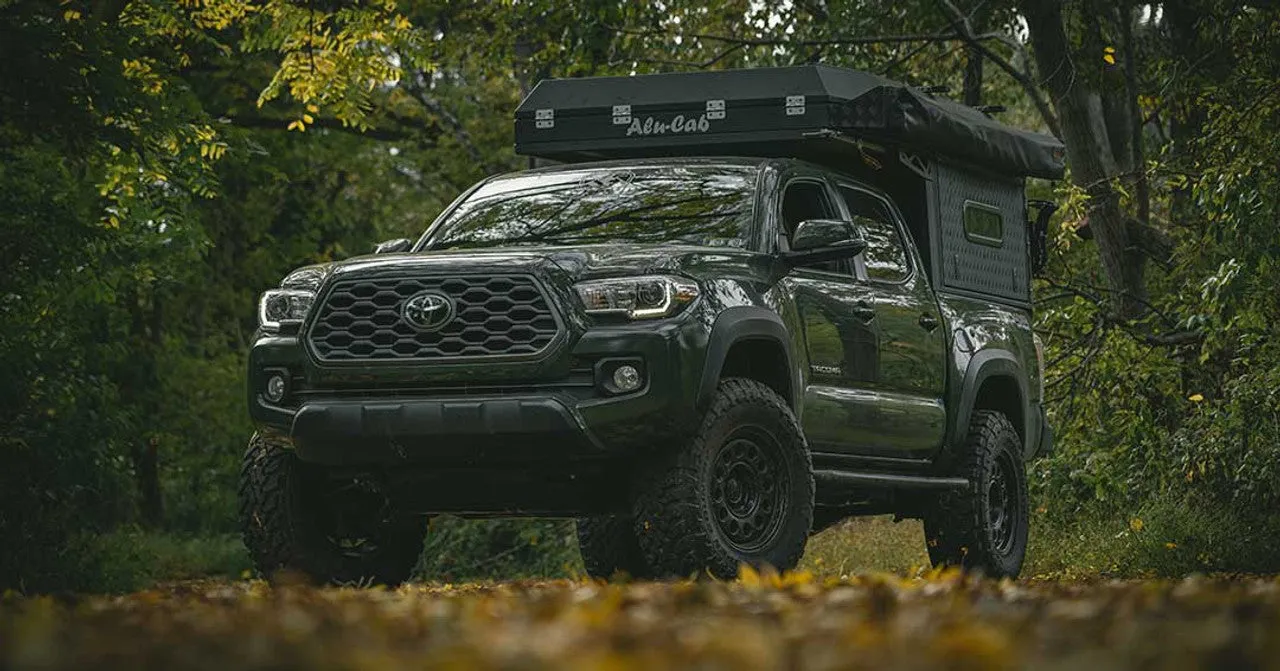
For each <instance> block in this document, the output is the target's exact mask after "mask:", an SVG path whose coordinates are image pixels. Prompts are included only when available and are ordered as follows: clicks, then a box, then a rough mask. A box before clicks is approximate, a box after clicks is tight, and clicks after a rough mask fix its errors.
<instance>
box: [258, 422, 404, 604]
mask: <svg viewBox="0 0 1280 671" xmlns="http://www.w3.org/2000/svg"><path fill="white" fill-rule="evenodd" d="M319 475H320V474H319V473H317V472H316V471H314V470H313V469H312V468H310V467H308V465H307V464H304V463H303V462H302V461H300V460H299V459H298V458H297V456H296V455H295V454H294V452H293V450H292V449H290V448H289V447H288V446H287V445H285V444H283V443H280V442H277V441H274V440H271V439H269V438H266V437H263V436H260V435H258V434H254V436H253V438H252V439H250V441H249V447H248V449H247V450H246V451H245V454H244V461H243V463H242V464H241V468H240V528H241V532H242V534H243V537H244V544H245V547H246V548H248V550H249V555H250V557H251V558H252V559H253V563H254V566H255V567H256V568H257V570H258V572H259V573H261V574H262V575H263V576H266V577H267V578H275V577H276V576H278V575H283V574H300V575H301V576H303V577H305V578H307V579H309V580H311V581H313V582H317V583H331V584H356V585H371V584H386V585H398V584H400V583H402V582H404V581H405V580H407V579H408V578H409V575H410V573H411V572H412V571H413V568H414V566H415V565H416V564H417V562H418V557H419V555H420V554H421V552H422V542H423V539H424V537H425V535H426V522H425V520H423V519H419V518H415V517H390V518H389V519H386V520H382V521H379V522H378V523H377V524H376V534H374V535H373V541H372V544H367V545H362V546H357V547H354V548H353V547H352V546H351V545H350V544H346V543H344V542H339V540H338V539H336V538H335V536H334V530H333V528H332V525H331V524H328V523H327V520H328V519H329V516H328V515H326V511H327V510H329V506H328V503H330V502H331V501H332V497H331V496H326V495H325V494H324V491H323V489H321V488H320V487H319V486H318V483H320V482H322V479H321V478H319V477H318V476H319ZM362 540H368V539H362Z"/></svg>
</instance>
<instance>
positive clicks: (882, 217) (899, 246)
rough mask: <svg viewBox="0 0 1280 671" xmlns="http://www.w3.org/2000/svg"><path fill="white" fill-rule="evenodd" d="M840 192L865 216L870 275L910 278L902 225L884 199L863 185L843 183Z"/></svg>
mask: <svg viewBox="0 0 1280 671" xmlns="http://www.w3.org/2000/svg"><path fill="white" fill-rule="evenodd" d="M840 196H841V197H843V198H844V202H845V204H846V205H847V206H848V207H849V214H851V215H852V216H854V217H855V218H856V217H861V218H862V219H861V221H860V222H859V223H860V224H861V225H862V227H863V231H862V234H863V236H865V237H866V240H867V251H865V252H863V254H862V256H863V260H864V264H865V265H866V268H867V278H868V279H872V280H876V281H879V282H901V281H902V280H904V279H906V277H907V273H908V272H909V270H910V269H909V267H908V265H907V250H906V247H904V246H903V240H902V234H901V233H900V232H899V231H898V225H897V224H896V223H895V222H894V220H893V215H892V214H891V213H890V212H889V209H888V208H887V207H886V206H885V204H884V201H883V200H881V199H879V198H877V197H875V196H873V195H871V194H869V193H867V192H866V191H863V190H861V189H855V188H853V187H849V186H843V185H841V187H840Z"/></svg>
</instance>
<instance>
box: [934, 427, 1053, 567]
mask: <svg viewBox="0 0 1280 671" xmlns="http://www.w3.org/2000/svg"><path fill="white" fill-rule="evenodd" d="M951 472H952V473H953V474H954V475H957V476H960V477H964V478H966V479H968V480H969V486H968V487H967V488H966V489H957V490H953V491H948V492H945V493H943V494H940V495H939V496H938V499H937V500H936V501H935V502H934V504H933V505H932V506H931V507H930V509H929V510H928V512H927V513H926V514H925V518H924V533H925V542H926V546H927V548H928V551H929V560H930V561H932V562H933V565H934V566H957V567H960V568H963V569H965V570H968V571H980V572H981V573H982V574H983V575H986V576H988V577H992V578H1016V577H1017V576H1018V573H1019V572H1020V571H1021V570H1022V561H1023V558H1024V557H1025V555H1026V552H1027V529H1028V526H1029V522H1030V520H1029V518H1030V512H1029V506H1028V502H1027V476H1026V468H1025V465H1024V464H1023V460H1022V439H1021V438H1019V437H1018V432H1017V431H1015V430H1014V428H1013V425H1012V424H1010V423H1009V419H1008V418H1007V417H1005V416H1004V415H1003V414H1002V413H999V412H995V411H992V410H976V411H974V413H973V418H972V420H971V421H970V422H969V432H968V435H967V437H966V439H965V444H964V446H963V448H962V449H961V450H960V451H959V452H958V453H957V454H956V462H955V463H954V464H953V468H952V469H951Z"/></svg>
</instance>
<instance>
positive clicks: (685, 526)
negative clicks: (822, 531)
mask: <svg viewBox="0 0 1280 671" xmlns="http://www.w3.org/2000/svg"><path fill="white" fill-rule="evenodd" d="M813 489H814V484H813V466H812V462H811V460H810V456H809V448H808V445H807V444H806V442H805V438H804V434H803V433H802V432H801V430H800V425H799V423H798V422H797V421H796V417H795V415H794V414H793V413H792V412H791V408H790V407H788V406H787V404H786V402H785V401H784V400H783V399H782V397H780V396H779V395H778V394H777V393H776V392H774V391H773V390H772V389H770V388H769V387H768V386H766V385H764V384H762V383H760V382H756V381H754V380H745V379H738V378H730V379H727V380H724V381H722V382H721V383H720V386H719V388H718V389H717V391H716V395H715V397H714V398H713V399H712V401H711V404H710V407H709V408H708V409H707V411H706V414H705V415H703V418H702V422H701V425H700V428H699V429H698V432H697V434H696V435H695V436H694V438H693V440H692V441H691V442H690V443H689V444H688V445H685V446H684V447H683V449H678V450H673V451H671V452H670V453H669V454H667V455H665V456H664V457H663V458H662V459H659V460H658V463H656V464H654V465H653V468H652V469H650V470H648V471H647V472H645V473H643V474H642V475H641V481H640V482H639V484H638V487H637V493H636V496H635V499H634V505H633V514H634V518H635V525H636V528H635V535H636V537H637V539H638V540H639V543H640V549H641V550H642V551H643V552H644V557H645V559H646V561H647V562H648V565H649V566H651V567H653V569H654V572H655V574H656V575H658V576H676V577H687V576H691V575H695V574H703V573H704V572H707V573H710V574H711V575H712V576H715V577H717V578H732V577H734V576H736V575H737V574H738V568H739V566H740V565H741V564H748V565H751V566H754V567H763V566H772V567H773V568H776V569H778V570H786V569H791V568H794V567H795V565H796V563H797V562H798V561H799V560H800V555H801V553H803V552H804V546H805V542H806V541H807V540H808V536H809V527H810V525H811V524H812V521H813Z"/></svg>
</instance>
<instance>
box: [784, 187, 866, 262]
mask: <svg viewBox="0 0 1280 671" xmlns="http://www.w3.org/2000/svg"><path fill="white" fill-rule="evenodd" d="M781 215H782V228H783V232H784V233H785V234H786V236H787V240H790V239H791V234H792V233H793V232H794V231H795V230H796V226H799V225H800V222H802V221H804V220H806V219H839V218H840V214H839V213H838V212H837V211H836V208H835V207H834V206H833V204H832V203H831V200H830V198H828V197H827V188H826V186H825V185H824V184H822V183H821V182H808V181H798V182H792V183H790V184H788V185H787V190H786V191H784V192H783V194H782V212H781ZM803 267H804V268H812V269H814V270H825V271H827V272H833V273H847V274H852V272H851V270H850V267H849V263H848V261H828V262H825V263H811V264H808V265H805V266H803Z"/></svg>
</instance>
